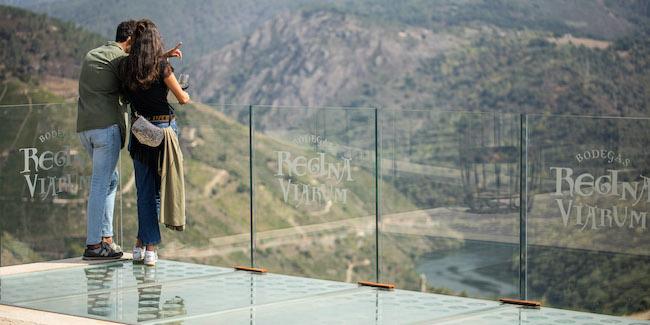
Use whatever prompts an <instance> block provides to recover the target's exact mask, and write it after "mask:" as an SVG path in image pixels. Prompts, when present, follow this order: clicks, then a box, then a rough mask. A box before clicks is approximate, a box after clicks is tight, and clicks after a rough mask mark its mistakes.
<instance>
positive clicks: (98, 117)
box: [77, 19, 190, 265]
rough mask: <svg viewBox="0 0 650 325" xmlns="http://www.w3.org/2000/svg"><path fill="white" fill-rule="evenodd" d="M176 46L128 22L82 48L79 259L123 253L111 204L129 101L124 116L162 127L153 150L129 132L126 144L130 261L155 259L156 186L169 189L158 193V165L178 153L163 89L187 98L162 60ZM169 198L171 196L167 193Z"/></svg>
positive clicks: (151, 28) (146, 23)
mask: <svg viewBox="0 0 650 325" xmlns="http://www.w3.org/2000/svg"><path fill="white" fill-rule="evenodd" d="M179 46H180V43H179V45H177V46H176V47H175V48H174V49H172V50H170V51H167V52H165V51H164V50H163V43H162V40H161V37H160V33H159V32H158V29H157V27H156V25H155V24H154V23H153V22H152V21H150V20H148V19H143V20H139V21H133V20H131V21H125V22H122V23H120V24H119V26H118V27H117V32H116V35H115V42H108V43H107V44H105V45H103V46H100V47H98V48H96V49H93V50H91V51H89V52H88V53H87V54H86V56H85V58H84V61H83V64H82V68H81V74H80V77H79V102H78V110H77V132H78V133H79V138H80V140H81V143H82V145H83V146H84V147H85V149H86V150H87V151H88V153H89V154H90V157H91V158H92V166H93V167H92V177H91V183H90V193H89V198H88V207H87V218H88V220H87V238H86V249H85V251H84V254H83V259H86V260H93V259H117V258H120V257H122V255H123V253H122V249H121V248H120V247H119V246H118V245H117V244H115V243H114V242H113V208H114V204H115V194H116V191H117V184H118V173H117V162H118V158H119V154H120V150H121V148H122V147H124V143H125V142H126V141H125V140H126V135H127V132H126V121H125V113H126V112H127V108H126V105H127V103H129V104H130V106H131V114H132V115H131V116H132V117H135V116H139V117H140V118H146V119H147V120H148V121H150V122H151V123H152V124H153V125H155V126H157V127H160V128H169V129H168V130H167V131H165V132H164V141H163V143H161V144H160V146H157V147H151V146H148V145H145V144H143V143H141V142H140V141H138V139H137V138H136V137H134V136H133V134H131V132H129V134H131V136H130V140H129V148H128V149H129V152H130V155H131V158H132V159H133V167H134V171H135V184H136V189H137V210H138V235H137V238H136V243H135V246H134V248H133V260H134V261H141V262H144V263H145V264H146V265H155V263H156V260H157V255H156V252H155V245H157V244H158V243H160V240H161V239H160V229H159V227H158V220H159V215H160V208H161V204H162V205H163V208H164V207H165V206H166V204H167V203H166V202H165V201H167V200H168V199H165V195H164V194H163V202H161V183H162V186H163V193H169V192H168V191H170V190H169V189H167V190H165V184H169V182H168V181H167V182H166V181H165V178H168V179H171V178H169V177H165V175H166V174H165V168H164V167H161V165H160V162H161V161H162V160H163V159H164V160H165V164H166V162H167V158H168V156H169V155H170V154H173V152H171V151H174V152H175V153H176V154H178V155H179V156H180V150H179V148H178V139H177V138H176V137H177V134H178V127H177V125H176V120H175V115H174V109H173V108H172V106H171V105H170V104H169V102H168V101H167V95H168V93H169V91H170V90H171V92H172V94H173V95H174V96H175V97H176V99H178V101H179V103H180V104H186V103H188V102H189V101H190V97H189V95H188V94H187V92H185V90H184V89H183V88H182V87H181V85H180V84H179V82H178V80H177V79H176V77H175V75H174V72H173V68H172V66H171V64H170V63H169V62H168V59H169V58H171V57H181V55H182V53H181V51H180V50H179ZM163 130H164V129H163ZM169 130H172V131H173V132H169ZM171 138H173V139H171ZM168 140H169V141H168ZM169 143H171V144H172V145H171V146H170V145H169ZM170 147H171V148H173V149H172V150H170ZM174 149H175V150H174ZM163 157H164V158H163ZM176 161H177V162H178V161H179V160H176ZM180 162H181V163H180V164H178V165H180V173H181V175H180V182H181V184H177V185H178V186H179V187H181V188H182V187H183V184H182V156H181V157H180ZM161 169H162V170H163V171H162V176H163V177H162V180H161V172H160V170H161ZM176 172H178V170H177V171H176ZM167 175H169V174H167ZM174 179H175V180H178V178H174ZM170 196H173V195H167V197H168V198H169V197H170ZM181 196H183V198H181V199H182V200H184V195H178V197H181ZM178 197H177V198H176V201H178ZM175 203H178V202H175ZM181 203H182V204H180V205H177V206H176V210H175V211H176V212H178V211H179V209H178V207H179V206H181V207H182V208H181V209H180V213H179V214H181V215H182V222H183V224H182V225H178V224H176V225H173V226H174V227H175V229H177V230H182V228H183V226H184V218H185V215H184V202H181ZM168 210H169V209H168ZM171 210H174V209H171ZM168 226H169V225H168Z"/></svg>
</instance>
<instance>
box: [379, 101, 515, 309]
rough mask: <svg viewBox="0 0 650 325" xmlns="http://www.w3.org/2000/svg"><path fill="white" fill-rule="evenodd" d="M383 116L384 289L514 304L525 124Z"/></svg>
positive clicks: (478, 117) (486, 117)
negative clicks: (390, 287) (387, 284)
mask: <svg viewBox="0 0 650 325" xmlns="http://www.w3.org/2000/svg"><path fill="white" fill-rule="evenodd" d="M382 113H383V115H382V119H381V140H382V145H381V149H382V151H381V156H382V160H381V166H382V169H381V171H382V172H381V179H382V182H381V202H382V216H381V227H380V234H381V236H380V241H379V242H380V265H381V273H380V274H381V276H380V279H381V281H382V282H392V283H396V284H397V286H398V287H399V288H404V289H408V290H418V291H426V292H438V293H447V294H454V295H466V296H470V297H483V298H496V297H504V296H516V295H517V293H518V256H519V246H518V242H519V230H518V227H519V225H518V221H519V214H518V207H519V188H518V187H519V184H518V175H519V156H518V155H519V129H520V128H519V124H520V123H519V116H517V115H508V114H488V113H463V112H440V111H435V110H408V109H397V110H392V109H387V110H384V111H383V112H382Z"/></svg>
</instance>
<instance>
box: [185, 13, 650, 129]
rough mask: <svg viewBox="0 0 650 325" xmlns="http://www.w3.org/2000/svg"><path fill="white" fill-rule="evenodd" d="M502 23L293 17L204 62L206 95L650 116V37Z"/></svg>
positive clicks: (201, 80)
mask: <svg viewBox="0 0 650 325" xmlns="http://www.w3.org/2000/svg"><path fill="white" fill-rule="evenodd" d="M645 39H646V37H645V34H644V33H636V34H635V35H634V36H630V37H624V38H621V39H618V40H617V41H615V42H606V41H598V40H594V39H588V38H575V37H573V38H567V37H562V38H558V37H554V34H553V33H550V32H543V31H519V30H507V29H502V28H497V27H490V26H481V27H477V28H470V27H465V28H459V27H450V28H448V29H444V30H435V31H434V30H431V29H426V28H421V27H408V26H401V27H398V26H395V25H390V24H389V25H386V24H378V23H376V22H369V21H367V20H364V19H363V18H359V17H357V16H353V15H349V14H344V13H340V12H338V11H335V10H314V11H302V12H301V13H300V14H283V15H280V16H278V17H276V18H275V19H274V20H273V21H271V22H268V23H267V24H265V25H264V26H262V27H260V28H259V29H257V30H256V31H255V32H253V33H252V34H251V35H250V36H249V37H247V38H245V39H242V40H240V41H237V42H235V43H232V44H230V45H228V46H226V47H224V48H223V49H221V50H218V51H216V52H214V53H212V54H210V55H208V56H206V57H204V58H202V59H200V60H199V61H197V62H196V64H195V65H194V66H193V67H192V68H191V69H190V73H191V75H192V76H193V79H194V80H195V83H196V84H198V85H199V86H198V87H196V89H193V91H194V94H195V95H196V96H195V98H198V99H199V100H202V101H207V102H218V103H257V104H265V105H285V106H296V105H298V106H379V107H442V108H459V109H466V110H499V111H506V112H516V113H519V112H542V111H543V112H551V113H563V114H565V113H573V114H585V113H590V114H606V115H628V116H630V115H631V116H638V115H647V114H649V113H650V110H649V109H648V104H647V103H648V102H650V92H649V91H648V90H649V88H650V80H648V77H647V76H648V72H650V71H648V64H649V63H650V62H649V61H650V60H649V59H648V58H649V57H650V56H649V55H648V54H649V52H650V44H649V43H648V42H647V41H645Z"/></svg>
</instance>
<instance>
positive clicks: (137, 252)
mask: <svg viewBox="0 0 650 325" xmlns="http://www.w3.org/2000/svg"><path fill="white" fill-rule="evenodd" d="M142 261H144V247H133V262H136V263H142Z"/></svg>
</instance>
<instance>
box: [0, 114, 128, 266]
mask: <svg viewBox="0 0 650 325" xmlns="http://www.w3.org/2000/svg"><path fill="white" fill-rule="evenodd" d="M0 116H1V117H2V120H3V121H4V125H3V127H2V131H1V132H2V136H0V211H1V212H0V213H1V215H2V216H1V217H0V223H1V224H0V246H1V257H2V260H1V265H2V266H7V265H15V264H23V263H30V262H37V261H47V260H55V259H62V258H67V257H73V256H81V254H82V253H83V249H84V247H85V240H86V204H87V195H88V190H89V187H90V177H91V168H90V156H89V155H88V153H87V152H86V151H85V150H84V149H83V147H82V146H81V142H80V141H79V137H78V135H77V132H76V104H52V105H23V106H7V107H0ZM115 219H117V218H115ZM115 227H116V226H115ZM115 230H116V231H117V229H115Z"/></svg>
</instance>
